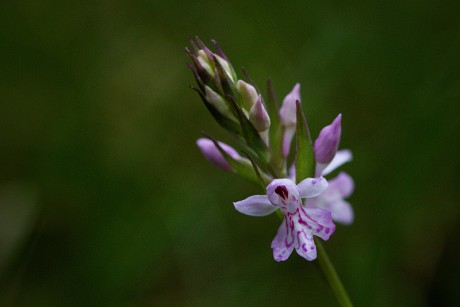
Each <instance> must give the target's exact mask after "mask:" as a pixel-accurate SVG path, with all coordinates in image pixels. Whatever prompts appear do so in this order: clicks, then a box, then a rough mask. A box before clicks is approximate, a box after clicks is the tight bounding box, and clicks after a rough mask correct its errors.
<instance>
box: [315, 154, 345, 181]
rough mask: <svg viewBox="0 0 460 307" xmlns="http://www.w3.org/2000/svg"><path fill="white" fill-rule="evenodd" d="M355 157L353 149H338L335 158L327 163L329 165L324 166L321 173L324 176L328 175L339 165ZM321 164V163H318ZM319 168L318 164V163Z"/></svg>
mask: <svg viewBox="0 0 460 307" xmlns="http://www.w3.org/2000/svg"><path fill="white" fill-rule="evenodd" d="M352 159H353V155H352V153H351V150H348V149H342V150H339V151H337V153H336V154H335V156H334V159H332V161H331V163H329V164H328V165H327V167H323V168H322V169H323V170H322V172H321V174H322V175H323V176H326V175H327V174H329V173H331V172H332V171H334V170H335V169H336V168H337V167H339V166H341V165H342V164H345V163H347V162H350V161H351V160H352ZM318 164H320V163H318ZM317 169H318V165H317Z"/></svg>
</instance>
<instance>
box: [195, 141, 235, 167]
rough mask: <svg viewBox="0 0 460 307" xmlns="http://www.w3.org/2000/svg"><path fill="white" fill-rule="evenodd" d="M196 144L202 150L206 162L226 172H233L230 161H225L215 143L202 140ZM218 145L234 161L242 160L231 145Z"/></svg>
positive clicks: (220, 143)
mask: <svg viewBox="0 0 460 307" xmlns="http://www.w3.org/2000/svg"><path fill="white" fill-rule="evenodd" d="M196 144H197V146H198V148H200V150H201V152H202V153H203V156H204V157H205V158H206V160H208V161H209V162H211V163H212V164H214V165H216V166H217V167H219V168H221V169H223V170H224V171H227V172H229V171H232V170H233V168H232V166H231V165H230V163H228V161H227V160H226V159H225V157H224V156H223V155H222V153H221V152H220V151H219V149H218V148H217V147H216V145H215V144H214V142H213V141H211V140H209V139H205V138H201V139H198V140H197V141H196ZM218 144H219V146H220V147H221V148H222V149H223V150H224V151H225V152H226V153H227V154H228V155H229V156H230V157H232V158H233V159H235V160H239V159H240V158H241V156H240V155H239V154H238V152H237V151H236V150H235V149H233V147H230V146H229V145H227V144H225V143H222V142H218Z"/></svg>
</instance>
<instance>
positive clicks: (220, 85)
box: [186, 38, 354, 261]
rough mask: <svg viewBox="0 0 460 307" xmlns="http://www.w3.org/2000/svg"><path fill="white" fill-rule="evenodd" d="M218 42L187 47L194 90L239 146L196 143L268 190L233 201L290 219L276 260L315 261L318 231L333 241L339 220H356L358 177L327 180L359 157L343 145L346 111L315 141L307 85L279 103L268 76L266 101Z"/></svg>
mask: <svg viewBox="0 0 460 307" xmlns="http://www.w3.org/2000/svg"><path fill="white" fill-rule="evenodd" d="M212 43H213V45H214V47H215V50H216V52H213V51H211V50H210V49H209V48H208V47H207V46H206V45H205V44H203V42H202V41H201V40H200V39H199V38H197V43H195V42H193V41H191V48H192V50H190V49H188V48H186V53H187V54H188V56H189V57H190V59H191V61H192V63H191V64H189V67H190V69H191V70H192V72H193V74H194V77H195V79H196V82H197V85H198V87H197V88H195V87H192V89H194V90H195V91H196V92H197V93H198V94H199V96H200V97H201V100H202V101H203V103H204V105H205V106H206V107H207V109H208V110H209V112H210V113H211V115H212V116H213V117H214V119H215V120H216V121H217V123H219V124H220V125H221V126H222V127H223V128H224V129H226V130H227V131H229V132H230V134H231V135H232V136H233V139H234V142H235V148H236V149H235V148H234V147H231V146H229V145H227V144H225V143H223V142H220V141H217V140H215V139H214V138H212V137H211V136H209V135H205V137H204V138H200V139H198V140H197V145H198V147H199V149H200V150H201V152H202V153H203V155H204V157H205V158H206V159H207V160H209V161H210V162H211V163H213V164H215V165H216V166H218V167H219V168H221V169H223V170H225V171H228V172H234V173H237V174H239V175H241V176H243V177H245V178H246V179H248V180H251V181H253V182H256V183H258V184H261V185H262V186H263V187H264V188H265V189H266V194H264V195H253V196H250V197H248V198H246V199H244V200H242V201H238V202H235V203H234V206H235V209H236V210H237V211H239V212H241V213H244V214H247V215H251V216H265V215H268V214H271V213H273V212H275V211H278V210H279V212H280V213H281V214H282V216H283V221H282V223H281V226H280V227H279V229H278V233H277V234H276V236H275V238H274V240H273V241H272V244H271V247H272V249H273V256H274V258H275V260H277V261H284V260H286V259H287V258H288V257H289V255H290V254H291V253H292V251H293V250H294V248H295V249H296V251H297V253H298V254H299V255H300V256H302V257H304V258H306V259H307V260H314V259H316V256H317V254H316V247H315V243H314V238H313V236H318V237H320V238H321V239H323V240H328V239H329V237H330V236H331V235H332V234H333V233H334V231H335V228H336V226H335V225H334V223H333V221H335V222H338V223H342V224H350V223H352V222H353V217H354V214H353V210H352V208H351V206H350V204H349V203H348V202H346V201H345V200H344V199H345V198H347V197H348V196H350V195H351V194H352V192H353V189H354V183H353V180H352V178H351V177H350V176H349V175H348V174H346V173H344V172H341V173H339V174H338V175H337V177H335V178H333V179H331V180H330V181H329V182H328V181H327V180H326V179H325V178H324V177H323V176H326V175H328V174H330V173H331V172H332V171H333V170H335V169H336V168H337V167H339V166H341V165H342V164H344V163H346V162H348V161H351V159H352V154H351V151H349V150H338V147H339V143H340V138H341V120H342V115H341V114H339V115H338V116H337V117H336V118H335V119H334V121H333V122H332V123H331V124H330V125H328V126H326V127H324V128H323V129H322V130H321V132H320V133H319V135H318V137H317V138H316V140H315V141H314V142H313V141H312V140H311V138H310V133H309V130H308V126H307V122H306V120H305V116H304V113H303V111H302V108H301V97H300V84H296V85H295V86H294V88H293V89H292V91H291V92H290V93H288V94H287V95H286V97H285V98H284V100H283V102H282V104H281V106H278V104H277V100H276V97H275V94H274V91H273V87H272V85H271V82H270V81H269V82H267V94H266V100H265V99H264V97H263V95H262V93H261V92H260V91H259V89H258V88H257V86H256V85H255V83H254V82H253V81H252V80H251V79H250V78H249V76H248V75H247V73H246V72H245V71H243V72H244V74H245V76H246V80H247V81H244V80H241V79H238V76H237V74H236V72H235V70H234V69H233V67H232V65H231V63H230V61H229V60H228V58H227V56H226V55H225V54H224V52H223V51H222V49H221V48H220V47H219V45H218V44H217V43H216V42H215V41H212ZM294 136H296V137H295V142H294ZM292 143H295V148H296V151H295V153H293V154H291V148H292V147H293V144H292ZM292 160H293V162H291V161H292ZM289 164H291V166H290V167H289ZM302 199H305V200H304V201H303V200H302Z"/></svg>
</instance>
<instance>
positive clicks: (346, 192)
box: [328, 172, 355, 198]
mask: <svg viewBox="0 0 460 307" xmlns="http://www.w3.org/2000/svg"><path fill="white" fill-rule="evenodd" d="M354 189H355V183H354V181H353V178H351V176H350V175H348V174H347V173H345V172H340V173H339V174H338V175H337V177H335V178H334V179H332V180H329V189H328V191H329V190H331V191H334V192H336V193H338V194H339V195H340V196H342V198H347V197H349V196H350V195H351V194H352V193H353V191H354Z"/></svg>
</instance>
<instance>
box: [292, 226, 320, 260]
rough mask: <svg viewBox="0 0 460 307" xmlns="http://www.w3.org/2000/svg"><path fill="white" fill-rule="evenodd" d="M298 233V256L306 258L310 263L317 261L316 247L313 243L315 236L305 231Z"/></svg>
mask: <svg viewBox="0 0 460 307" xmlns="http://www.w3.org/2000/svg"><path fill="white" fill-rule="evenodd" d="M296 231H297V245H296V247H295V249H296V251H297V254H299V255H300V256H302V257H304V258H305V259H307V260H308V261H312V260H315V259H316V246H315V241H313V235H312V234H311V233H310V232H308V231H306V230H305V229H300V230H296Z"/></svg>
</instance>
